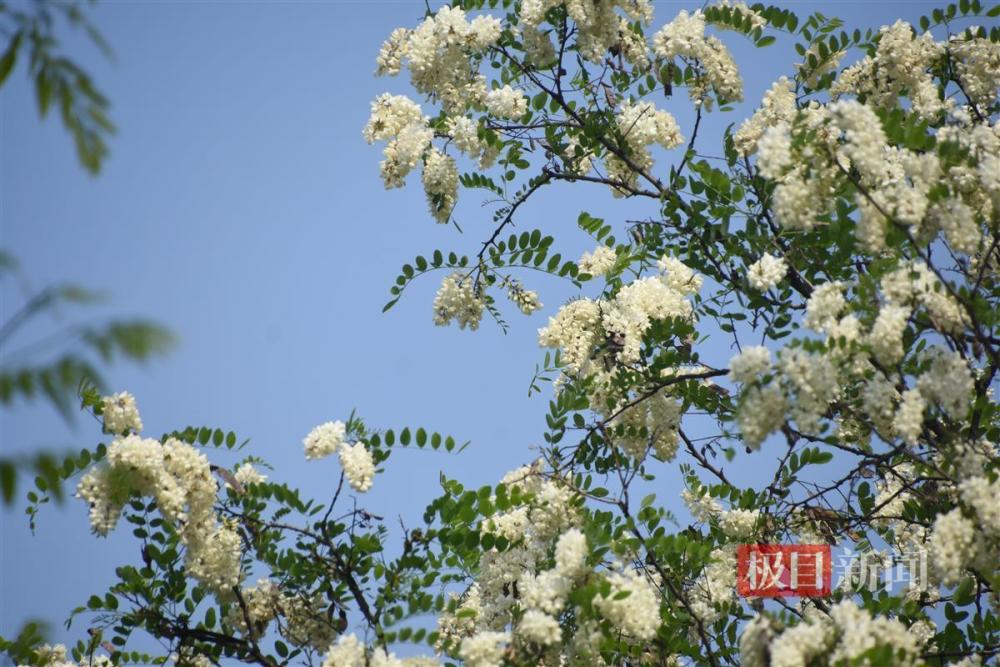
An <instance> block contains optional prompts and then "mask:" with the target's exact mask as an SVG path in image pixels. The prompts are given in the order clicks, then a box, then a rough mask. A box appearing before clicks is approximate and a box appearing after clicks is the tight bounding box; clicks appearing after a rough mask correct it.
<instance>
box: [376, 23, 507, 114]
mask: <svg viewBox="0 0 1000 667" xmlns="http://www.w3.org/2000/svg"><path fill="white" fill-rule="evenodd" d="M501 29H502V27H501V24H500V21H499V20H498V19H497V18H496V17H493V16H488V15H480V16H476V17H475V18H473V19H472V20H471V21H469V20H468V19H467V17H466V14H465V12H464V11H463V10H462V9H461V8H458V7H450V6H447V5H446V6H444V7H442V8H441V9H440V10H438V11H437V12H436V13H435V14H433V15H431V16H428V17H427V18H426V19H424V21H423V22H422V23H421V24H420V25H419V26H417V28H416V29H414V30H405V29H402V28H400V29H397V30H395V31H393V33H392V35H390V37H389V39H388V40H387V41H386V42H385V44H383V45H382V50H381V51H380V53H379V56H378V59H377V62H378V73H379V74H388V75H396V74H398V73H399V72H400V71H401V70H402V67H403V65H404V62H405V63H408V66H409V72H410V82H411V83H412V84H413V87H414V88H415V89H416V90H417V92H419V93H421V94H424V95H427V96H429V97H431V98H432V99H438V100H440V101H441V104H442V105H443V106H444V107H445V109H446V111H448V113H456V112H457V113H461V112H464V111H465V110H466V109H468V108H469V107H471V106H476V105H478V104H480V103H481V102H482V100H483V98H484V96H485V94H486V83H485V80H484V79H483V78H482V77H481V76H479V75H478V74H477V67H476V63H477V60H478V58H479V57H481V55H482V53H483V52H485V51H486V50H487V49H489V48H490V47H491V46H493V45H494V44H496V42H497V40H498V39H499V38H500V33H501Z"/></svg>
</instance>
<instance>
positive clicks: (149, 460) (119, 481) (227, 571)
mask: <svg viewBox="0 0 1000 667" xmlns="http://www.w3.org/2000/svg"><path fill="white" fill-rule="evenodd" d="M132 409H133V410H134V403H133V406H132ZM217 493H218V484H217V482H216V481H215V478H214V477H213V476H212V471H211V468H210V466H209V463H208V459H207V458H206V457H205V455H204V454H202V453H200V452H199V451H197V450H196V449H195V448H194V447H192V446H191V445H189V444H187V443H186V442H181V441H180V440H177V439H176V438H169V439H167V441H166V442H165V443H161V442H159V441H158V440H153V439H151V438H141V437H139V436H138V435H127V436H124V437H119V438H117V439H115V440H114V441H113V442H112V443H111V445H110V446H109V447H108V450H107V458H106V461H105V462H104V463H98V464H95V465H94V466H92V467H91V468H90V470H89V471H88V472H87V473H86V474H85V475H84V476H83V477H82V478H81V480H80V483H79V485H78V486H77V497H79V498H81V499H83V500H85V501H86V502H87V503H88V504H89V505H90V525H91V528H92V529H93V530H94V532H95V533H97V534H98V535H107V534H108V533H109V532H110V531H111V530H112V529H113V528H114V527H115V526H116V525H117V524H118V520H119V518H120V517H121V515H122V512H123V510H124V508H125V505H126V503H127V502H128V501H129V499H131V498H132V497H135V496H147V497H152V498H154V499H155V500H156V504H157V506H158V507H159V510H160V513H161V514H162V515H163V517H164V519H165V520H167V521H168V522H170V523H171V524H172V525H173V526H175V528H176V529H177V530H178V532H179V534H180V537H181V540H182V542H183V544H184V546H185V548H186V553H185V561H184V562H185V568H186V570H187V573H188V575H189V576H191V577H193V578H195V579H197V580H198V581H200V582H201V583H202V585H204V586H205V587H206V588H207V589H208V590H211V591H213V592H215V593H216V594H217V595H219V596H220V597H222V598H226V597H228V596H229V595H230V594H231V589H232V587H233V586H235V585H236V584H237V583H238V582H239V580H240V578H241V576H242V573H241V564H240V557H241V555H242V544H241V542H240V538H239V535H238V534H237V533H236V532H235V530H234V528H233V526H232V525H231V524H229V523H226V522H220V521H219V519H218V517H217V516H216V513H215V510H214V505H215V500H216V494H217Z"/></svg>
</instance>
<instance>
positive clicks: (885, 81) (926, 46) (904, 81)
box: [832, 20, 945, 120]
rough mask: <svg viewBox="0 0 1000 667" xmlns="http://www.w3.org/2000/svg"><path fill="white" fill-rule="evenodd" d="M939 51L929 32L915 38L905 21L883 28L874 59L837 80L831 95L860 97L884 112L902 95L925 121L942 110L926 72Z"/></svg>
mask: <svg viewBox="0 0 1000 667" xmlns="http://www.w3.org/2000/svg"><path fill="white" fill-rule="evenodd" d="M942 52H943V49H942V47H941V45H940V44H938V43H936V42H935V41H934V37H933V35H931V34H930V33H929V32H927V33H924V34H923V35H920V36H916V35H915V34H914V31H913V28H912V27H911V26H910V24H909V23H907V22H905V21H902V20H900V21H896V23H894V24H893V25H892V26H886V27H883V28H882V30H881V33H880V35H879V43H878V47H877V48H876V50H875V55H874V56H866V57H865V58H863V59H862V60H860V61H859V62H858V63H856V64H854V65H852V66H851V67H849V68H847V69H846V70H844V71H843V72H842V73H841V74H840V76H839V77H838V78H837V80H836V82H835V84H834V86H833V89H832V92H833V93H834V94H835V95H838V94H840V95H843V94H851V95H864V96H865V97H866V98H867V100H868V103H869V104H872V105H874V106H877V107H884V108H888V107H891V106H893V105H895V104H897V103H898V100H899V97H900V95H901V94H903V92H904V91H906V92H907V93H908V94H909V97H910V100H911V101H912V102H913V109H914V111H916V112H917V113H918V114H920V115H921V116H923V117H924V118H925V119H927V120H933V119H935V118H936V117H937V116H938V115H939V114H940V113H941V112H942V110H943V109H944V106H945V105H944V103H943V101H942V100H941V99H940V97H939V95H938V91H937V86H936V85H935V84H934V79H933V78H932V77H931V75H930V73H929V72H928V69H929V68H930V67H931V65H932V64H933V63H934V61H935V60H937V59H938V58H939V57H940V56H941V55H942Z"/></svg>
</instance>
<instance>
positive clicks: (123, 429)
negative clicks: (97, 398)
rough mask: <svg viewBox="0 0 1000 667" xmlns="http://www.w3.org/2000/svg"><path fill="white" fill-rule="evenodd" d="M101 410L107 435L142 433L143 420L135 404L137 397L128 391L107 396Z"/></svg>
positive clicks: (103, 400) (102, 402)
mask: <svg viewBox="0 0 1000 667" xmlns="http://www.w3.org/2000/svg"><path fill="white" fill-rule="evenodd" d="M101 408H102V416H103V417H104V432H105V433H113V434H115V435H126V434H128V433H129V432H132V433H141V432H142V419H141V418H140V417H139V408H138V407H136V404H135V396H133V395H132V394H130V393H128V392H127V391H123V392H120V393H117V394H113V395H111V396H105V397H104V398H103V399H102V400H101Z"/></svg>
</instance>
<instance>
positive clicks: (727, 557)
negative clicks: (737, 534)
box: [689, 544, 736, 639]
mask: <svg viewBox="0 0 1000 667" xmlns="http://www.w3.org/2000/svg"><path fill="white" fill-rule="evenodd" d="M735 596H736V545H735V544H727V545H725V546H723V547H719V548H717V549H713V550H712V553H711V554H710V556H709V562H708V564H707V565H706V566H705V567H704V569H703V570H702V572H701V575H700V576H699V577H698V578H697V579H696V580H695V581H694V584H693V585H692V587H691V590H690V594H689V598H690V604H691V612H692V613H693V614H694V615H695V616H697V617H698V618H699V619H701V622H702V624H704V625H710V624H712V623H713V622H715V620H716V619H718V618H720V617H721V616H722V610H723V609H724V608H725V607H726V605H728V604H729V603H731V602H732V601H733V599H734V598H735ZM691 634H692V639H693V638H694V637H693V635H694V630H693V629H692V631H691Z"/></svg>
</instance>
